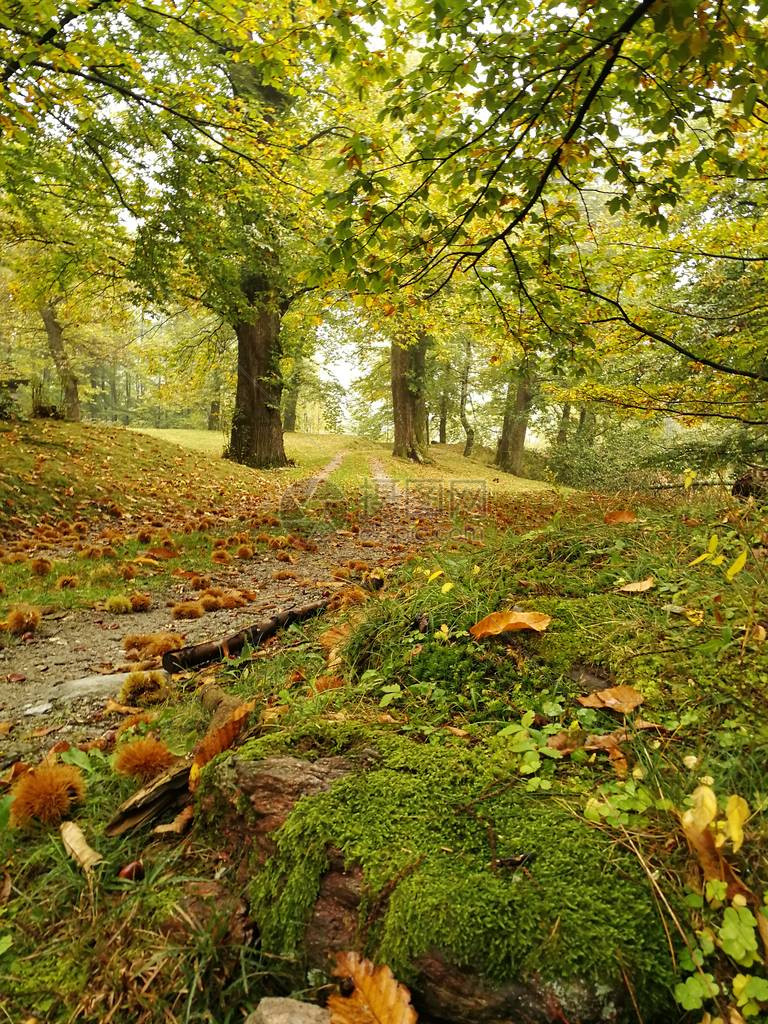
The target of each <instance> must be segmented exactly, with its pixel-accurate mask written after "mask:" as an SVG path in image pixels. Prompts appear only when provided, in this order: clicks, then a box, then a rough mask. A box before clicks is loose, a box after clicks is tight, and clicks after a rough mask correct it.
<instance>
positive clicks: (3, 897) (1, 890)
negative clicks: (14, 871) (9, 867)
mask: <svg viewBox="0 0 768 1024" xmlns="http://www.w3.org/2000/svg"><path fill="white" fill-rule="evenodd" d="M12 888H13V882H12V881H11V876H10V874H9V873H8V872H7V871H4V872H3V882H2V885H0V907H2V905H3V904H4V903H7V902H8V899H9V897H10V895H11V890H12Z"/></svg>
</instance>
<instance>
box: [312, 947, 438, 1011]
mask: <svg viewBox="0 0 768 1024" xmlns="http://www.w3.org/2000/svg"><path fill="white" fill-rule="evenodd" d="M333 973H334V976H335V977H337V978H342V979H344V980H345V981H346V983H347V986H349V985H350V984H351V985H352V991H351V993H350V994H349V995H342V994H341V993H340V992H334V993H333V994H332V995H331V996H330V998H329V999H328V1009H329V1010H330V1012H331V1024H416V1022H417V1021H418V1016H417V1014H416V1011H415V1010H414V1008H413V1007H412V1006H411V993H410V992H409V991H408V989H407V988H406V987H405V985H401V984H400V983H399V982H398V981H397V979H396V978H395V976H394V975H393V974H392V971H390V969H389V968H388V967H387V966H386V965H385V964H380V965H379V966H378V967H377V966H375V965H374V964H372V963H371V961H370V960H364V959H363V958H362V957H361V956H359V955H358V954H357V953H337V954H336V967H335V969H334V971H333Z"/></svg>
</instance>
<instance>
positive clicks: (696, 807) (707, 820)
mask: <svg viewBox="0 0 768 1024" xmlns="http://www.w3.org/2000/svg"><path fill="white" fill-rule="evenodd" d="M716 817H717V797H716V796H715V791H714V790H713V789H712V788H711V787H710V786H697V787H696V789H694V791H693V807H691V808H690V810H687V811H686V812H685V814H684V815H683V826H684V828H685V829H686V832H687V831H688V830H689V827H690V828H693V829H695V830H696V831H697V832H703V831H704V829H705V828H708V827H709V825H711V824H712V822H713V821H714V820H715V818H716Z"/></svg>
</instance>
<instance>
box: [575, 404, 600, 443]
mask: <svg viewBox="0 0 768 1024" xmlns="http://www.w3.org/2000/svg"><path fill="white" fill-rule="evenodd" d="M595 425H596V418H595V414H594V413H593V412H592V411H591V409H588V408H587V407H586V406H585V405H584V406H582V407H581V411H580V413H579V425H578V426H577V427H576V437H578V438H579V440H580V441H581V442H582V443H583V444H587V445H591V444H592V442H593V441H594V439H595Z"/></svg>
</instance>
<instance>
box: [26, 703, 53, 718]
mask: <svg viewBox="0 0 768 1024" xmlns="http://www.w3.org/2000/svg"><path fill="white" fill-rule="evenodd" d="M52 707H53V704H51V702H50V701H44V702H43V703H42V704H27V706H26V707H25V708H24V714H25V715H44V714H46V713H47V712H48V711H50V710H51V708H52Z"/></svg>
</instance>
